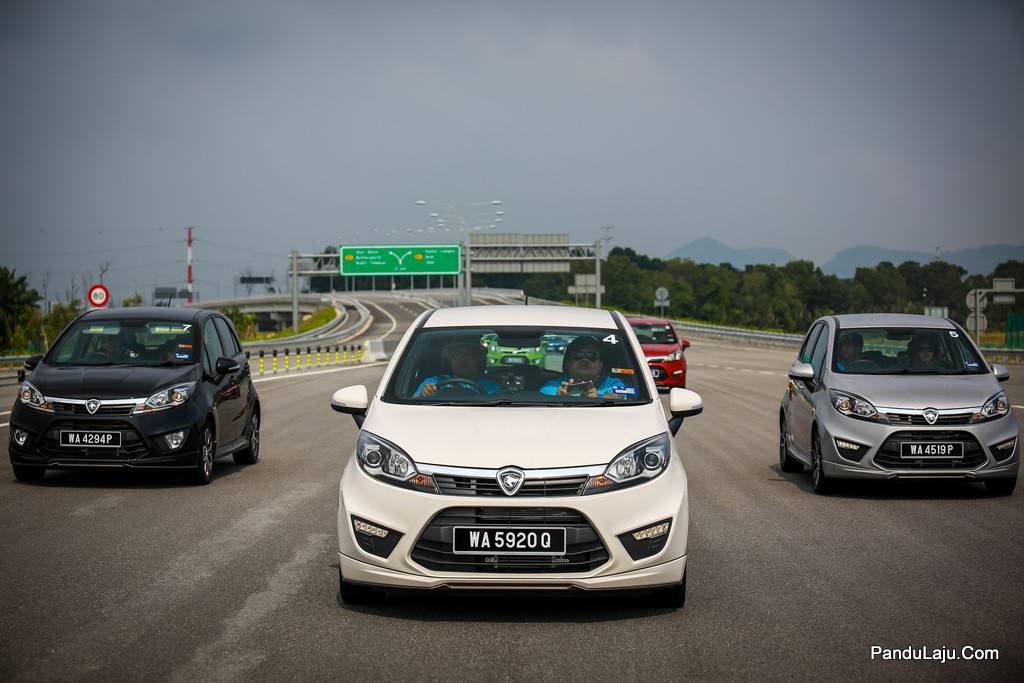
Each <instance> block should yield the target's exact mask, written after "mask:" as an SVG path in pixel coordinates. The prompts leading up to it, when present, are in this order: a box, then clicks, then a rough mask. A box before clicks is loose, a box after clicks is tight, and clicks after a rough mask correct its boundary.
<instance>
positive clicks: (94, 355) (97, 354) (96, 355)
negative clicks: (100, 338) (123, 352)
mask: <svg viewBox="0 0 1024 683" xmlns="http://www.w3.org/2000/svg"><path fill="white" fill-rule="evenodd" d="M82 360H113V359H112V358H111V357H110V354H109V353H106V352H105V351H90V352H89V353H87V354H85V356H84V357H83V358H82Z"/></svg>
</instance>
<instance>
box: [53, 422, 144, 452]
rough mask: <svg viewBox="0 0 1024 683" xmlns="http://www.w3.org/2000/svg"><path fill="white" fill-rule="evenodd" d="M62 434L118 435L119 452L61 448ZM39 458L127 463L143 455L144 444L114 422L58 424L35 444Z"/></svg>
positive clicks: (134, 433) (124, 425)
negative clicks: (103, 433) (69, 431)
mask: <svg viewBox="0 0 1024 683" xmlns="http://www.w3.org/2000/svg"><path fill="white" fill-rule="evenodd" d="M62 430H81V431H90V432H120V433H121V447H120V448H97V447H95V446H93V447H88V446H78V447H76V446H61V445H60V433H61V431H62ZM37 450H38V451H39V454H40V455H43V456H45V457H47V458H53V459H56V460H128V459H131V458H138V457H140V456H142V455H145V454H146V451H147V448H146V442H145V441H143V440H142V437H141V436H140V435H139V433H138V432H137V431H135V429H134V428H133V427H132V426H131V425H130V424H128V423H126V422H120V421H115V420H59V421H55V422H53V423H52V424H51V425H50V426H49V427H48V428H47V429H46V431H45V432H44V433H43V434H42V436H41V437H40V439H39V443H38V444H37Z"/></svg>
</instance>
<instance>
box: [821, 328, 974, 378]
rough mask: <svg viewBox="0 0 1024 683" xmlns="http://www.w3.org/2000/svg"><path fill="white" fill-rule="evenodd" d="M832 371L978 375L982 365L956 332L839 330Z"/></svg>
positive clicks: (961, 335) (928, 330)
mask: <svg viewBox="0 0 1024 683" xmlns="http://www.w3.org/2000/svg"><path fill="white" fill-rule="evenodd" d="M832 370H833V371H834V372H839V373H843V374H860V375H883V374H904V373H905V374H917V373H921V374H944V375H949V374H953V375H960V374H980V373H985V372H988V367H987V366H986V365H985V362H984V361H983V360H982V359H981V358H980V357H979V356H978V354H977V353H976V352H975V350H974V347H973V346H972V345H971V343H970V341H969V340H968V339H967V338H966V337H965V336H964V335H963V334H961V333H960V332H959V331H957V330H950V329H937V328H927V327H916V328H914V327H864V328H849V329H842V330H839V333H838V334H837V335H836V341H835V348H834V349H833V355H832Z"/></svg>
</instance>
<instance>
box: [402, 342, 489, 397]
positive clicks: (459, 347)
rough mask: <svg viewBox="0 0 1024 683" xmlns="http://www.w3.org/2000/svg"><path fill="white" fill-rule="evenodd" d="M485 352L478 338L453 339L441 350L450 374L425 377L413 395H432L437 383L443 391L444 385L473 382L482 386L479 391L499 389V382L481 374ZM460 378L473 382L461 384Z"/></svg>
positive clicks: (469, 385)
mask: <svg viewBox="0 0 1024 683" xmlns="http://www.w3.org/2000/svg"><path fill="white" fill-rule="evenodd" d="M485 354H486V351H485V350H484V347H483V346H482V345H481V344H480V340H479V339H473V338H467V337H463V338H457V339H453V340H452V341H450V342H448V343H447V344H445V347H444V349H443V350H442V352H441V355H442V356H443V357H444V361H445V364H446V366H447V367H449V368H451V370H450V374H441V375H435V376H434V377H428V378H426V379H425V380H423V383H422V384H421V385H420V387H419V389H417V390H416V393H415V396H420V397H423V398H428V397H430V396H433V395H434V394H436V393H437V391H438V385H441V386H440V389H441V391H444V389H445V387H446V386H452V387H460V386H466V387H470V388H474V387H473V384H476V385H478V386H480V387H482V388H483V390H484V391H483V392H479V393H484V392H486V393H488V394H491V393H494V392H495V391H500V390H501V385H500V384H498V383H497V382H495V381H494V380H490V379H487V378H486V377H483V376H482V374H483V371H484V355H485ZM460 379H464V380H470V381H471V382H473V384H469V383H466V384H462V383H460V382H459V381H458V380H460Z"/></svg>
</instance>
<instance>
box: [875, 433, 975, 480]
mask: <svg viewBox="0 0 1024 683" xmlns="http://www.w3.org/2000/svg"><path fill="white" fill-rule="evenodd" d="M903 443H923V444H927V443H960V444H963V457H948V458H935V457H929V458H919V459H915V458H904V457H901V451H902V447H901V444H903ZM985 459H986V458H985V451H984V450H983V449H982V447H981V444H979V443H978V440H977V439H975V438H974V436H973V435H971V434H970V433H969V432H958V431H949V430H943V431H931V430H929V431H905V432H896V433H895V434H893V435H892V436H890V437H889V438H888V439H886V440H885V442H884V443H883V444H882V445H881V446H880V447H879V449H878V453H876V454H875V464H876V465H878V466H879V467H884V468H886V469H894V470H896V469H899V470H903V469H964V470H970V469H974V468H976V467H979V466H981V465H983V464H984V463H985Z"/></svg>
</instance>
